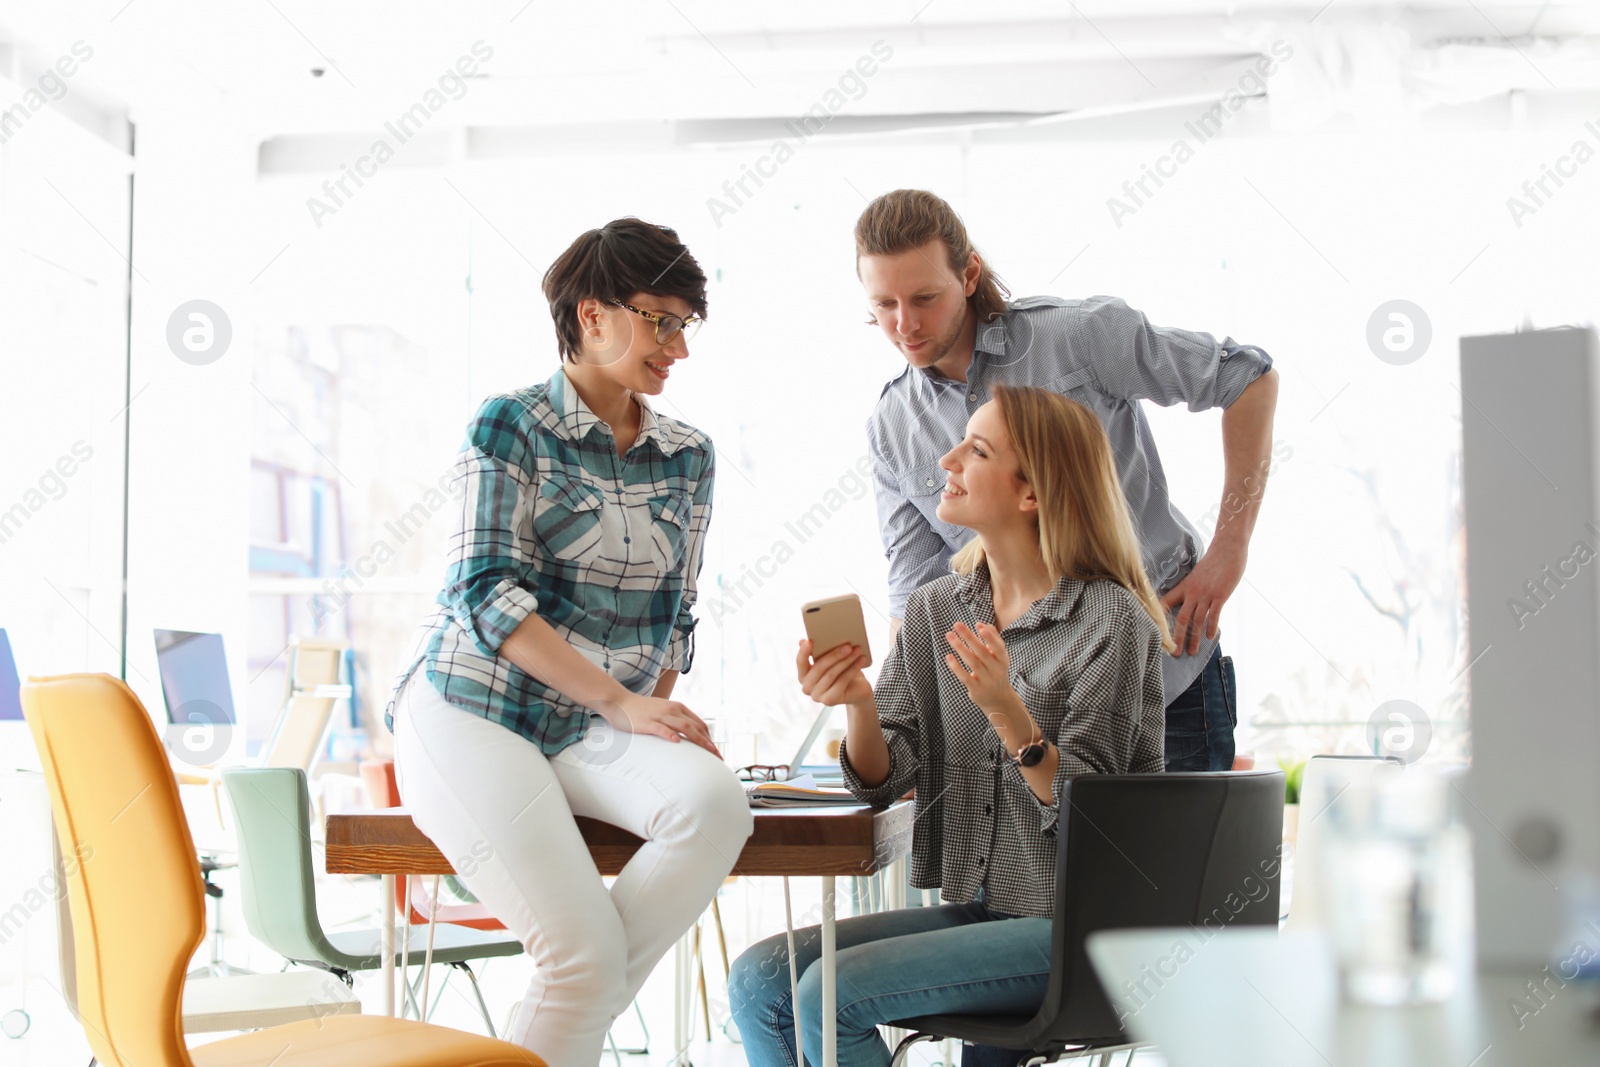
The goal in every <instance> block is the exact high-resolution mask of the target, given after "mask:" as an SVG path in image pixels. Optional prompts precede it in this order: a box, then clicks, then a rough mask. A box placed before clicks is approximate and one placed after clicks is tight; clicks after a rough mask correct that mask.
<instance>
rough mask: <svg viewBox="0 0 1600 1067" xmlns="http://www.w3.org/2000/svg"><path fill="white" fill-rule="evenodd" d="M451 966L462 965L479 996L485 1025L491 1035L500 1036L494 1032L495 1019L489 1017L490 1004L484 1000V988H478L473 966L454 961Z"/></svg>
mask: <svg viewBox="0 0 1600 1067" xmlns="http://www.w3.org/2000/svg"><path fill="white" fill-rule="evenodd" d="M450 966H451V967H452V968H454V967H460V968H461V969H462V970H463V971H465V972H466V975H467V981H469V982H471V983H472V995H473V996H475V997H477V998H478V1011H479V1012H480V1013H481V1014H482V1015H483V1025H484V1026H487V1027H488V1028H489V1036H490V1037H494V1038H498V1037H499V1036H500V1035H499V1034H496V1033H495V1032H494V1020H493V1019H491V1018H489V1005H487V1004H485V1003H484V1002H483V990H481V989H479V988H478V976H477V975H475V974H473V973H472V968H471V967H468V966H467V965H466V964H465V963H452V964H451V965H450ZM439 992H440V993H443V992H444V989H443V987H441V988H440V990H439Z"/></svg>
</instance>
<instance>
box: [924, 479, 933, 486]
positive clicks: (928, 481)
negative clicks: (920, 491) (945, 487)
mask: <svg viewBox="0 0 1600 1067" xmlns="http://www.w3.org/2000/svg"><path fill="white" fill-rule="evenodd" d="M923 484H924V485H932V484H933V479H932V478H929V479H928V480H927V481H925V482H924V483H923Z"/></svg>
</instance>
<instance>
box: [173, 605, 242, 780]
mask: <svg viewBox="0 0 1600 1067" xmlns="http://www.w3.org/2000/svg"><path fill="white" fill-rule="evenodd" d="M155 637H156V667H157V669H158V670H159V672H160V674H161V697H162V699H163V700H164V701H165V702H166V705H167V721H168V723H170V725H169V726H168V728H167V747H168V748H170V749H171V750H172V752H173V755H175V756H177V757H178V758H179V759H181V760H183V761H184V762H186V763H191V764H194V765H196V766H209V765H210V764H212V763H215V762H217V760H219V759H221V758H222V757H223V755H225V754H226V753H227V751H228V746H229V744H231V742H232V739H233V727H234V724H235V722H236V721H237V720H236V719H235V717H234V709H233V686H232V685H231V684H230V682H229V681H228V658H227V655H226V654H225V653H224V651H223V648H222V635H221V634H208V633H192V632H190V631H188V630H157V631H155Z"/></svg>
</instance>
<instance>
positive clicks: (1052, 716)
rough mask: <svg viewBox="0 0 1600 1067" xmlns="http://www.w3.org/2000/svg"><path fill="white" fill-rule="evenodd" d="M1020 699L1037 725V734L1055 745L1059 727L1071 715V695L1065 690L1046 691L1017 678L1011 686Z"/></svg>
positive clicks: (1059, 734) (1058, 735)
mask: <svg viewBox="0 0 1600 1067" xmlns="http://www.w3.org/2000/svg"><path fill="white" fill-rule="evenodd" d="M1013 688H1014V689H1016V691H1017V696H1019V697H1021V698H1022V705H1023V707H1025V708H1027V709H1028V714H1030V715H1032V716H1033V720H1034V722H1037V723H1038V724H1039V732H1040V733H1042V734H1044V736H1045V737H1047V738H1049V739H1050V743H1051V744H1055V743H1056V742H1057V740H1058V739H1059V738H1060V736H1061V727H1062V726H1063V725H1064V724H1065V723H1066V721H1067V719H1068V717H1069V716H1071V714H1072V694H1071V692H1070V691H1069V690H1066V689H1046V688H1043V687H1041V686H1036V685H1034V684H1033V683H1031V682H1029V681H1028V680H1027V679H1026V678H1018V679H1017V680H1016V683H1015V684H1014V686H1013Z"/></svg>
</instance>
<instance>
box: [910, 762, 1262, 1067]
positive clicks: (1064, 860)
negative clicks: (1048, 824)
mask: <svg viewBox="0 0 1600 1067" xmlns="http://www.w3.org/2000/svg"><path fill="white" fill-rule="evenodd" d="M1057 833H1058V834H1060V835H1061V837H1060V847H1059V848H1058V849H1057V853H1056V900H1055V921H1054V926H1053V927H1052V930H1051V934H1050V940H1051V945H1050V982H1049V985H1048V986H1047V987H1046V989H1045V995H1044V1000H1043V1002H1042V1003H1041V1004H1040V1005H1039V1010H1038V1011H1037V1012H1036V1013H1034V1014H1032V1015H922V1016H917V1017H915V1018H911V1019H900V1020H896V1021H895V1022H892V1023H889V1024H888V1025H889V1026H893V1027H898V1028H900V1029H902V1030H910V1031H913V1032H912V1034H911V1035H910V1036H908V1037H907V1038H905V1040H903V1041H901V1042H900V1044H899V1047H897V1048H896V1049H895V1053H894V1061H893V1067H901V1064H902V1063H903V1062H904V1059H905V1055H906V1052H907V1051H908V1050H909V1049H910V1048H911V1046H912V1045H914V1044H916V1043H917V1042H918V1041H937V1040H942V1039H944V1038H952V1039H957V1040H961V1041H967V1042H972V1043H975V1044H981V1045H992V1046H996V1047H998V1048H1002V1049H1016V1050H1018V1060H1019V1061H1021V1060H1022V1059H1024V1058H1026V1059H1028V1061H1029V1062H1030V1063H1041V1062H1048V1061H1050V1060H1055V1059H1059V1058H1060V1057H1061V1056H1062V1055H1064V1054H1067V1053H1071V1054H1074V1055H1080V1056H1081V1055H1088V1054H1093V1053H1099V1054H1101V1055H1100V1062H1101V1064H1102V1065H1104V1064H1109V1063H1110V1060H1111V1053H1112V1052H1116V1051H1130V1058H1131V1050H1132V1049H1134V1048H1137V1047H1138V1046H1137V1044H1136V1043H1132V1042H1130V1041H1129V1039H1128V1036H1127V1035H1126V1034H1125V1033H1124V1032H1123V1030H1122V1026H1121V1024H1120V1022H1119V1019H1118V1014H1117V1010H1116V1008H1114V1007H1113V1006H1112V1004H1111V1002H1110V1001H1108V1000H1107V999H1106V994H1105V990H1104V989H1102V988H1101V986H1100V980H1099V979H1098V978H1097V977H1095V973H1094V968H1093V967H1092V966H1091V964H1090V962H1089V954H1088V952H1087V950H1086V949H1085V947H1084V941H1085V939H1086V938H1087V937H1088V936H1089V934H1091V933H1093V932H1094V931H1096V930H1115V929H1127V928H1135V927H1162V926H1183V927H1193V928H1200V927H1202V926H1204V927H1206V928H1207V929H1216V928H1217V927H1218V926H1219V925H1225V926H1228V927H1234V926H1276V925H1277V922H1278V874H1279V863H1280V860H1281V854H1280V848H1281V845H1282V842H1283V772H1282V771H1267V770H1259V771H1226V772H1220V773H1210V772H1208V773H1193V774H1091V775H1084V776H1082V777H1080V778H1075V779H1073V780H1072V781H1071V782H1070V783H1069V786H1068V791H1067V795H1066V796H1064V797H1062V798H1061V825H1060V827H1059V829H1058V830H1057ZM1230 894H1231V895H1232V898H1233V899H1232V901H1231V903H1232V904H1233V905H1234V906H1235V907H1237V906H1238V904H1239V901H1240V900H1243V901H1244V906H1243V907H1242V908H1240V910H1239V911H1238V912H1237V914H1235V913H1234V912H1232V911H1230V909H1229V906H1228V905H1229V903H1230V901H1229V897H1230Z"/></svg>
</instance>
